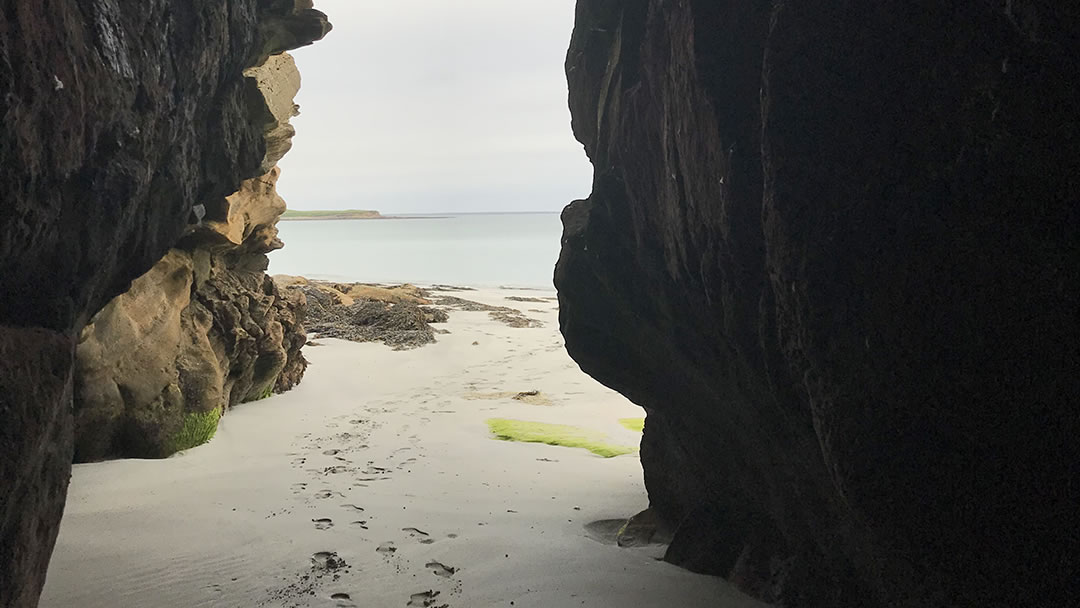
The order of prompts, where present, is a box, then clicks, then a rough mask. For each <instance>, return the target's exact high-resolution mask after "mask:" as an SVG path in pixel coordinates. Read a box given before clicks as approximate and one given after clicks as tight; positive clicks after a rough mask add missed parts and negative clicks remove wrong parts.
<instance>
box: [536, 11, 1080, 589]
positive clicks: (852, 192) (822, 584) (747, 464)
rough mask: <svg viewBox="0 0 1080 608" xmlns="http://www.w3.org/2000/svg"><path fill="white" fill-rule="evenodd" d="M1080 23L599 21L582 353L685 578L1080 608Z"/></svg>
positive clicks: (636, 17) (565, 275)
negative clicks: (1075, 594) (609, 393)
mask: <svg viewBox="0 0 1080 608" xmlns="http://www.w3.org/2000/svg"><path fill="white" fill-rule="evenodd" d="M1078 33H1080V12H1078V11H1077V9H1076V8H1074V7H1073V6H1072V5H1066V4H1065V3H1044V2H1028V1H1019V0H1016V1H1013V2H968V3H914V4H912V3H910V2H898V1H891V0H887V1H884V2H872V3H856V2H824V1H818V0H797V1H786V2H772V3H769V2H740V1H725V2H713V1H708V2H707V1H704V0H674V1H661V0H627V1H615V0H580V1H579V2H578V8H577V23H576V26H575V30H574V35H573V41H572V43H571V47H570V51H569V54H568V58H567V76H568V80H569V83H570V105H571V110H572V113H573V126H574V132H575V134H576V136H577V138H578V139H579V140H580V141H581V142H582V143H583V144H584V145H585V149H586V151H587V153H588V155H589V158H590V160H591V161H592V163H593V165H594V167H595V177H594V181H593V192H592V194H591V195H590V196H589V198H588V200H584V201H575V202H574V203H572V204H571V205H570V206H568V207H567V208H566V210H565V211H564V213H563V222H564V235H563V248H562V254H561V257H560V260H559V263H558V267H557V269H556V277H555V278H556V285H557V287H558V288H559V295H560V304H561V322H562V329H563V333H564V334H565V337H566V343H567V347H568V349H569V350H570V353H571V354H572V356H573V357H574V358H575V359H576V360H577V361H578V362H579V363H580V365H581V366H582V368H583V369H584V370H585V371H587V372H588V373H590V374H591V375H593V376H594V377H596V378H597V379H599V380H600V381H602V382H604V383H605V384H608V385H609V386H611V387H613V388H615V389H617V390H619V391H621V392H623V393H624V394H626V395H627V396H629V397H630V398H631V399H633V400H634V401H635V402H637V403H639V404H641V405H642V406H644V407H645V408H646V410H647V412H648V419H647V422H646V427H645V435H644V439H643V443H642V451H641V456H642V462H643V465H644V468H645V480H646V485H647V486H648V490H649V495H650V499H651V502H652V505H653V507H654V509H655V510H656V511H657V512H658V513H660V514H661V515H662V516H663V517H664V518H665V519H667V520H668V521H669V522H671V523H673V524H675V525H676V526H677V532H676V535H675V539H674V542H673V544H672V545H671V547H670V550H669V552H668V556H667V557H668V559H669V560H670V561H673V562H675V563H679V564H682V565H685V566H687V567H690V568H692V569H695V570H699V571H704V572H711V573H716V574H721V575H724V576H727V577H729V578H731V579H732V580H734V581H735V582H736V583H738V584H739V585H740V586H741V587H742V588H743V589H745V590H747V591H749V592H751V593H753V594H755V595H757V596H759V597H762V598H765V599H767V600H771V601H776V602H778V603H781V604H783V605H788V606H991V605H993V606H1006V605H1007V606H1034V605H1038V606H1065V605H1067V604H1068V601H1069V599H1068V596H1067V591H1068V587H1069V585H1070V581H1071V580H1072V577H1074V576H1075V568H1076V566H1077V555H1078V553H1077V549H1078V542H1080V535H1078V522H1080V518H1077V517H1076V513H1077V505H1078V504H1080V494H1078V491H1080V490H1078V488H1080V484H1078V483H1077V482H1078V481H1080V480H1078V473H1077V471H1080V460H1078V456H1077V447H1076V445H1077V444H1076V442H1075V437H1076V436H1077V431H1078V430H1080V425H1078V411H1080V408H1078V407H1077V396H1078V395H1080V360H1078V351H1077V344H1078V343H1080V333H1078V327H1077V324H1078V320H1080V315H1078V314H1077V311H1078V310H1080V306H1078V304H1080V303H1078V297H1077V294H1078V291H1080V290H1078V288H1080V247H1078V244H1080V243H1078V239H1080V181H1078V179H1077V175H1080V124H1078V122H1077V116H1078V113H1077V100H1078V99H1080V46H1078V45H1080V36H1078Z"/></svg>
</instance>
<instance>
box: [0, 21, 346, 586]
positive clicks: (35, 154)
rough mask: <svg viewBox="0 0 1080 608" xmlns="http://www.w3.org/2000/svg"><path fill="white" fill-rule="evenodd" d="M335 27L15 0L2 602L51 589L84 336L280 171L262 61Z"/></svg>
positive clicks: (0, 34) (2, 304)
mask: <svg viewBox="0 0 1080 608" xmlns="http://www.w3.org/2000/svg"><path fill="white" fill-rule="evenodd" d="M328 30H329V24H328V22H327V21H326V17H325V15H323V14H322V13H320V12H318V11H316V10H314V9H312V7H311V0H236V1H234V2H229V3H221V2H218V1H216V0H186V1H184V2H176V1H172V0H149V1H147V0H138V1H135V0H99V1H95V2H45V3H40V2H21V1H17V0H6V1H4V2H3V3H2V10H0V109H2V110H3V116H4V120H3V121H0V165H2V166H3V167H4V171H2V172H0V192H3V204H2V207H0V277H3V290H2V291H0V353H2V355H3V356H2V358H0V360H2V363H0V421H2V423H3V424H2V425H0V426H2V428H3V431H0V487H2V491H0V605H2V606H14V607H22V606H33V605H35V604H36V602H37V597H38V595H39V593H40V591H41V587H42V584H43V583H44V577H45V571H46V565H47V563H48V558H49V555H50V554H51V552H52V547H53V544H54V542H55V539H56V532H57V530H58V525H59V520H60V516H61V513H62V511H63V504H64V496H65V494H66V489H67V483H68V477H69V473H70V467H71V459H72V455H73V430H72V429H73V422H72V420H73V419H72V415H71V403H72V401H71V399H72V392H73V383H72V378H73V368H74V361H75V346H76V341H77V337H78V335H79V334H80V332H81V331H82V329H83V327H84V326H85V325H86V323H87V321H88V320H89V319H90V318H91V317H92V316H93V315H95V314H96V313H97V312H98V311H99V310H101V309H102V308H103V307H104V306H105V305H106V304H107V303H108V302H109V301H110V300H111V299H112V298H113V297H115V296H116V295H118V294H119V293H122V292H124V291H126V290H127V289H128V287H129V286H130V282H131V281H132V280H133V279H135V278H137V277H139V276H141V275H143V274H144V273H146V272H147V271H148V270H149V269H150V268H151V267H152V266H153V265H154V264H155V263H156V262H157V261H158V260H160V259H161V258H162V256H163V255H164V254H165V253H166V252H167V251H168V250H169V249H170V248H171V247H173V246H174V245H175V244H176V243H177V241H178V239H179V238H180V236H181V235H182V234H183V233H184V232H185V231H186V230H187V229H188V225H189V220H191V218H193V217H194V216H195V215H196V214H195V213H193V211H195V209H196V205H200V204H201V205H204V207H203V210H204V215H205V218H206V219H207V220H221V219H223V218H224V216H222V215H220V212H221V211H222V210H224V209H225V208H226V207H227V205H226V204H225V202H224V200H225V197H226V196H228V195H229V194H231V193H233V192H236V191H237V190H238V189H239V187H240V184H241V182H242V181H243V180H245V179H250V178H254V177H257V176H259V175H262V174H263V173H265V172H266V169H267V167H266V164H265V161H266V156H267V148H268V144H267V141H266V136H267V132H268V131H272V128H271V127H272V126H274V125H276V123H277V122H278V120H277V118H276V117H275V116H274V113H273V108H270V107H268V106H267V105H266V103H265V100H264V99H263V96H262V95H261V94H260V92H259V89H258V86H257V78H255V77H249V76H245V75H244V71H245V70H246V69H248V68H251V67H254V66H259V65H262V64H263V63H264V62H265V61H266V60H267V58H268V57H270V56H271V55H275V54H278V53H280V52H282V51H284V50H288V49H290V48H296V47H298V46H301V45H304V44H308V43H310V42H311V41H313V40H316V39H318V38H320V37H322V36H323V35H324V34H325V33H326V32H327V31H328ZM181 284H182V282H181ZM170 289H171V290H172V291H173V292H177V286H176V285H170ZM179 291H180V292H182V289H179Z"/></svg>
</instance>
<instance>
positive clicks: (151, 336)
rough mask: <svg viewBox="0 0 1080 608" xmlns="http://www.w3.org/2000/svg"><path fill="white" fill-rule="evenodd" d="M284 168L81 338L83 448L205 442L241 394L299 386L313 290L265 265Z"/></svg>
mask: <svg viewBox="0 0 1080 608" xmlns="http://www.w3.org/2000/svg"><path fill="white" fill-rule="evenodd" d="M277 176H278V169H276V168H275V169H273V170H272V171H271V172H270V173H268V174H267V175H265V176H263V177H259V178H255V179H251V180H248V181H246V182H244V183H243V185H242V186H241V189H240V191H239V192H237V193H236V194H234V195H232V196H230V197H228V198H227V199H226V201H227V204H228V207H229V209H228V213H227V218H226V219H225V220H223V221H212V222H206V223H202V224H200V225H199V226H197V227H195V228H193V229H192V230H191V232H190V233H189V234H187V235H185V236H184V238H183V239H182V240H181V242H180V244H179V246H177V247H176V248H174V249H172V250H171V251H170V252H169V253H168V254H167V255H166V256H165V257H164V258H162V259H161V261H159V262H158V263H157V264H155V265H154V267H153V268H151V269H150V271H149V272H147V273H146V274H144V275H143V276H141V277H139V278H138V279H136V280H135V281H134V283H133V284H132V287H131V289H130V290H128V291H127V292H126V293H124V294H122V295H120V296H117V297H116V298H114V299H113V300H112V301H111V302H109V304H108V305H106V306H105V308H104V309H102V311H101V312H99V313H98V314H97V315H96V316H95V317H94V318H93V320H92V322H91V323H90V325H88V326H87V327H86V328H85V329H84V330H83V332H82V336H81V338H80V341H79V345H78V347H77V349H76V372H75V459H76V461H85V460H97V459H101V458H106V457H116V456H127V457H151V458H152V457H162V456H168V455H170V454H172V453H174V452H176V451H178V450H183V449H186V448H189V447H192V446H194V445H198V444H200V443H203V442H205V441H206V440H208V439H209V438H210V436H211V435H212V434H213V432H214V430H215V429H216V428H217V421H218V418H219V417H220V416H221V414H222V413H224V412H225V410H226V409H227V408H228V407H229V406H231V405H235V404H237V403H242V402H245V401H252V400H255V399H259V398H261V397H265V396H267V395H269V394H271V393H272V392H275V391H277V392H280V391H282V390H288V389H289V388H292V386H293V385H294V384H296V383H297V382H299V381H300V378H301V377H302V376H303V373H304V369H305V368H306V367H307V362H306V361H305V360H304V357H303V355H302V354H301V352H300V348H301V347H302V346H303V345H304V342H305V341H306V337H305V332H304V328H303V316H304V309H305V308H306V302H305V298H304V295H303V293H301V292H286V291H279V290H278V288H277V286H276V285H275V284H274V281H273V280H271V279H270V278H269V277H268V276H267V275H266V274H265V273H264V272H263V271H264V270H265V269H266V266H267V258H266V254H267V253H269V252H270V251H273V250H275V249H277V248H279V247H281V245H282V243H281V241H280V240H278V238H277V229H276V228H275V227H274V224H275V223H276V222H277V218H278V216H279V215H280V214H281V213H282V211H284V209H285V203H284V201H282V200H281V198H280V197H279V196H277V193H276V192H275V189H274V183H275V182H276V181H277Z"/></svg>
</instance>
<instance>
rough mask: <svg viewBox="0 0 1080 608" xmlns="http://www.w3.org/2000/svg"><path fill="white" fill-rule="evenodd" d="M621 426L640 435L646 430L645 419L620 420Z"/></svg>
mask: <svg viewBox="0 0 1080 608" xmlns="http://www.w3.org/2000/svg"><path fill="white" fill-rule="evenodd" d="M619 424H621V425H623V426H624V427H626V428H628V429H630V430H631V431H637V432H639V433H641V432H643V431H644V430H645V419H644V418H619Z"/></svg>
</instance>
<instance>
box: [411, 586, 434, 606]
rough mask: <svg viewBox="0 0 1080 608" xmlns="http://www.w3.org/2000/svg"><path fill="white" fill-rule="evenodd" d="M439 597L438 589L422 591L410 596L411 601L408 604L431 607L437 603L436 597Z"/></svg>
mask: <svg viewBox="0 0 1080 608" xmlns="http://www.w3.org/2000/svg"><path fill="white" fill-rule="evenodd" d="M437 597H439V592H438V591H432V590H430V589H429V590H427V591H421V592H420V593H414V594H412V595H411V596H409V603H408V604H406V606H420V607H422V608H424V607H430V606H434V605H435V598H437Z"/></svg>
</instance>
